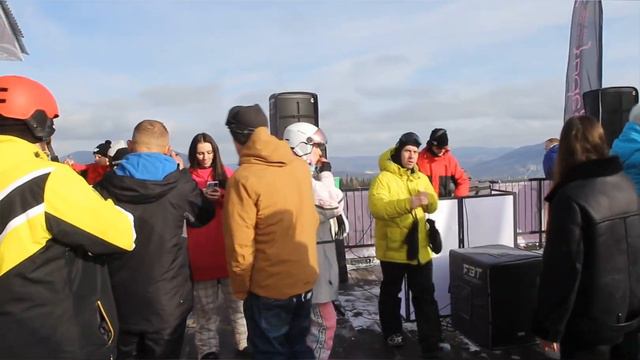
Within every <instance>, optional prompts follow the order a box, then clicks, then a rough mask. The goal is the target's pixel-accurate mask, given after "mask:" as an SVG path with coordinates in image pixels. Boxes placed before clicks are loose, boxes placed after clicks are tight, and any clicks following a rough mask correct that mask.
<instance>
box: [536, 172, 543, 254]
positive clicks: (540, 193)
mask: <svg viewBox="0 0 640 360" xmlns="http://www.w3.org/2000/svg"><path fill="white" fill-rule="evenodd" d="M537 183H538V249H542V235H543V231H542V210H543V208H544V194H543V192H544V190H543V186H544V179H538V180H537Z"/></svg>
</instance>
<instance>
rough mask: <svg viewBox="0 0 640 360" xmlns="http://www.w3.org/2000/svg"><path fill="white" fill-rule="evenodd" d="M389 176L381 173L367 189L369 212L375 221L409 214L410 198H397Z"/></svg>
mask: <svg viewBox="0 0 640 360" xmlns="http://www.w3.org/2000/svg"><path fill="white" fill-rule="evenodd" d="M391 176H393V175H388V174H387V173H385V172H382V173H380V174H379V175H378V176H376V178H375V179H373V182H372V183H371V186H370V187H369V210H370V211H371V214H372V215H373V217H374V218H376V219H384V220H389V219H393V218H397V217H399V216H403V215H406V214H409V213H410V212H411V198H410V197H403V198H398V196H397V195H396V193H397V192H396V191H394V190H393V189H392V188H393V186H392V184H391V181H392V179H391V178H390V177H391Z"/></svg>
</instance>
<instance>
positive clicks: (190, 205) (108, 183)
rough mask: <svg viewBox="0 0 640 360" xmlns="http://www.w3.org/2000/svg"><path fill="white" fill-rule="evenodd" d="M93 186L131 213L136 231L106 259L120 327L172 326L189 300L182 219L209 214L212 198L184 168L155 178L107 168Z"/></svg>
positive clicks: (198, 221)
mask: <svg viewBox="0 0 640 360" xmlns="http://www.w3.org/2000/svg"><path fill="white" fill-rule="evenodd" d="M95 187H96V190H98V192H100V193H101V194H102V195H103V196H105V197H106V198H111V199H113V200H114V201H115V203H116V204H118V205H119V206H121V207H123V208H124V209H126V210H128V211H129V212H130V213H132V214H133V216H134V219H135V229H136V234H137V236H138V238H137V241H136V248H135V249H134V251H133V252H131V253H129V254H124V255H123V256H119V255H117V256H113V257H112V258H111V259H110V260H109V264H108V265H109V273H110V275H111V284H112V287H113V294H114V297H115V300H116V307H117V310H118V319H119V320H120V329H121V330H123V331H129V332H142V333H145V332H155V331H162V330H167V329H171V328H173V327H175V326H176V325H177V324H178V323H179V322H180V321H182V320H184V319H185V318H186V316H187V314H188V313H189V312H190V311H191V306H192V302H193V295H192V286H191V277H190V273H189V259H188V254H187V243H186V239H185V238H184V237H183V236H182V232H183V224H184V220H185V217H186V218H187V219H188V220H191V221H194V223H191V224H190V225H196V226H197V225H198V224H201V225H203V224H206V223H207V222H209V221H210V220H211V219H212V218H213V216H214V207H213V205H212V203H211V202H210V201H208V200H207V199H206V198H205V197H204V195H203V194H202V191H200V189H198V187H197V186H196V183H195V182H194V181H193V180H192V179H191V175H189V172H188V171H187V170H181V171H174V172H172V173H170V174H169V175H167V176H166V177H165V178H164V179H163V180H161V181H149V180H138V179H135V178H132V177H129V176H121V175H117V174H116V173H115V172H109V173H107V174H106V175H105V177H104V178H103V179H102V181H101V182H99V183H98V184H96V186H95Z"/></svg>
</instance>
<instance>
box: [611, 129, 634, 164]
mask: <svg viewBox="0 0 640 360" xmlns="http://www.w3.org/2000/svg"><path fill="white" fill-rule="evenodd" d="M611 153H612V154H614V155H617V156H619V157H620V160H622V162H623V163H626V162H627V161H628V160H629V159H631V158H632V157H633V156H634V155H635V154H636V153H638V155H636V156H640V124H638V123H636V122H633V121H630V122H628V123H627V124H626V125H625V126H624V129H623V130H622V132H621V133H620V136H619V137H618V138H617V139H616V140H615V141H614V142H613V145H612V146H611Z"/></svg>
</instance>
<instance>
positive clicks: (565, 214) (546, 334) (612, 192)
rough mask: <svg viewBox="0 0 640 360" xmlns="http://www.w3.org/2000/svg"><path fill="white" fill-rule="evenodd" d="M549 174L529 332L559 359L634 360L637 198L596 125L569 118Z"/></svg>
mask: <svg viewBox="0 0 640 360" xmlns="http://www.w3.org/2000/svg"><path fill="white" fill-rule="evenodd" d="M554 176H555V185H554V187H553V189H552V190H551V191H550V192H549V195H547V197H546V200H547V201H548V202H549V203H550V208H549V223H548V227H547V242H546V245H545V248H544V256H543V268H542V274H541V276H540V288H539V293H538V309H537V313H536V317H535V320H534V332H535V333H536V335H538V336H539V337H540V338H541V340H542V341H541V343H542V346H543V348H544V349H545V350H547V351H549V350H551V351H554V352H556V351H558V344H559V351H560V356H561V358H562V359H636V358H637V346H638V337H637V330H636V328H637V325H638V324H637V323H638V316H639V315H640V267H639V266H638V264H640V215H639V211H638V198H637V196H636V192H635V188H634V186H633V183H632V182H631V181H630V180H629V178H627V176H626V175H624V174H623V172H622V165H621V164H620V161H619V159H618V158H617V157H609V149H608V146H607V142H606V140H605V137H604V131H603V130H602V127H601V126H600V123H599V122H598V120H596V119H594V118H592V117H589V116H583V115H581V116H574V117H572V118H570V119H569V120H567V122H566V123H565V124H564V126H563V128H562V133H561V135H560V148H559V150H558V157H557V159H556V168H555V170H554ZM634 338H635V339H634Z"/></svg>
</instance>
